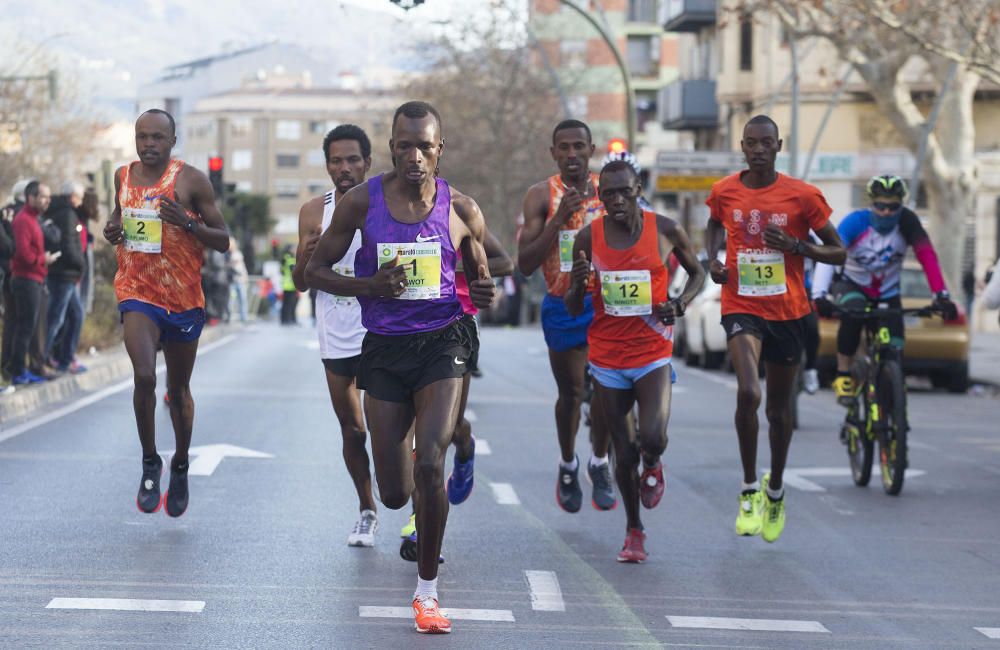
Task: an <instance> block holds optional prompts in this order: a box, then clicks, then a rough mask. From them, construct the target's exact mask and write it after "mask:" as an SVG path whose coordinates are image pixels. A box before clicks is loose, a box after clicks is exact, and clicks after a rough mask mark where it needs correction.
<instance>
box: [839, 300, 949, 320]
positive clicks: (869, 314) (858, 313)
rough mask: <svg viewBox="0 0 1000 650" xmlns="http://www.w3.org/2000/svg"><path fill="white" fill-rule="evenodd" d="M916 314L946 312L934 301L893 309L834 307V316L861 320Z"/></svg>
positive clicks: (927, 314) (922, 315)
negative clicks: (918, 305)
mask: <svg viewBox="0 0 1000 650" xmlns="http://www.w3.org/2000/svg"><path fill="white" fill-rule="evenodd" d="M913 314H916V315H917V316H921V317H926V316H930V315H932V314H942V315H943V314H944V308H942V307H939V306H937V305H935V304H933V303H931V304H929V305H925V306H924V307H907V308H902V309H893V308H891V307H866V308H864V309H844V308H843V307H837V306H836V305H834V307H833V315H834V316H852V317H854V318H859V319H861V320H877V319H879V318H885V317H887V316H909V315H913Z"/></svg>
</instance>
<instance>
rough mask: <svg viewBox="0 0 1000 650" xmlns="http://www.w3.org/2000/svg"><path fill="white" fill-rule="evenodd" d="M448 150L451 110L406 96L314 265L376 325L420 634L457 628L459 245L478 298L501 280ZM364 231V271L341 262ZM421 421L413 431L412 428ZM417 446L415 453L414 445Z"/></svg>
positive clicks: (368, 324)
mask: <svg viewBox="0 0 1000 650" xmlns="http://www.w3.org/2000/svg"><path fill="white" fill-rule="evenodd" d="M443 148H444V143H443V141H442V139H441V117H440V115H439V114H438V112H437V111H436V110H435V109H434V108H433V107H432V106H431V105H430V104H427V103H425V102H407V103H406V104H403V105H402V106H400V107H399V108H398V109H397V110H396V113H395V115H394V116H393V121H392V139H391V140H390V141H389V149H390V151H391V153H392V159H393V166H394V169H393V171H391V172H389V173H387V174H384V175H382V176H378V177H376V178H373V179H371V180H369V181H368V182H367V183H365V184H362V185H359V186H358V187H356V188H354V189H352V190H351V191H349V192H348V193H347V194H346V195H345V196H344V198H343V199H341V200H340V201H339V202H338V203H337V207H336V209H335V211H334V215H333V223H332V224H331V226H330V228H329V229H327V231H326V232H325V233H324V234H323V237H322V238H321V239H320V241H319V244H318V245H317V246H316V250H315V251H314V252H313V255H312V257H311V258H310V260H309V265H308V266H307V268H306V281H307V282H308V284H309V285H310V286H311V287H313V288H315V289H318V290H320V291H327V292H329V293H333V294H336V295H341V296H357V297H358V300H359V302H360V303H361V310H362V322H363V323H364V325H365V328H366V329H367V330H368V333H367V334H366V335H365V340H364V344H363V346H362V350H361V362H360V364H359V368H358V378H357V381H358V386H359V388H363V389H364V390H365V391H366V392H365V414H366V415H367V417H368V424H369V427H370V429H371V434H372V452H373V456H374V460H375V478H376V480H377V481H378V486H379V492H380V494H381V497H382V503H384V504H385V506H386V507H388V508H392V509H393V510H398V509H399V508H402V507H403V506H405V505H406V503H407V501H408V500H409V498H410V494H411V493H412V494H413V501H414V508H415V510H416V523H417V532H418V534H419V542H418V547H417V570H418V575H417V590H416V592H415V593H414V596H413V603H412V604H413V613H414V618H415V625H416V629H417V631H418V632H430V633H447V632H451V622H450V621H449V620H448V619H447V618H446V617H444V616H442V614H441V612H440V609H439V608H438V598H437V571H438V554H439V553H440V551H441V540H442V537H443V536H444V528H445V523H446V522H447V519H448V497H447V494H446V492H445V487H444V460H445V452H446V451H447V448H448V445H449V444H450V443H451V439H452V434H453V431H454V429H455V414H456V412H457V409H458V402H459V397H460V395H461V390H462V376H463V375H464V374H465V368H466V366H467V364H468V363H469V362H472V361H474V359H472V354H473V350H472V342H473V337H474V332H472V331H471V330H470V327H469V325H468V319H463V318H462V314H463V312H462V306H461V303H459V301H458V297H457V295H456V292H455V267H456V262H457V259H456V258H457V251H459V250H461V253H462V259H464V260H465V262H466V263H465V265H464V266H465V269H466V271H465V272H466V278H467V280H468V283H469V296H470V298H471V299H472V302H473V304H474V305H476V306H477V307H479V308H481V309H484V308H486V307H489V306H490V305H491V304H492V302H493V299H494V296H495V292H494V287H493V282H492V280H491V279H490V277H489V271H488V270H487V265H488V263H487V258H486V251H485V250H484V248H483V239H484V233H485V221H484V219H483V214H482V212H481V211H480V210H479V206H477V205H476V202H475V201H473V200H472V199H471V198H469V197H467V196H465V195H463V194H461V193H459V192H458V191H457V190H454V189H452V188H450V187H449V186H448V183H446V182H445V181H444V180H442V179H439V178H436V177H435V171H436V169H437V165H438V159H439V158H440V156H441V152H442V150H443ZM357 230H360V231H361V232H362V236H363V243H362V247H361V249H360V250H359V251H358V253H357V255H356V257H355V277H354V278H350V277H345V276H342V275H338V274H337V273H335V272H334V271H333V270H332V269H331V265H332V264H333V263H334V262H336V261H337V260H339V259H340V258H341V257H343V255H344V253H345V252H346V251H347V249H348V247H349V246H350V244H351V240H352V239H353V238H354V233H355V231H357ZM413 423H415V425H416V426H415V434H414V440H413V441H412V442H411V440H410V438H409V437H408V436H407V433H408V431H409V430H410V426H411V424H413ZM414 446H415V448H416V459H415V461H414V458H413V455H412V454H411V450H412V449H413V448H414Z"/></svg>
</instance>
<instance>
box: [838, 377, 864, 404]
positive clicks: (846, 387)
mask: <svg viewBox="0 0 1000 650" xmlns="http://www.w3.org/2000/svg"><path fill="white" fill-rule="evenodd" d="M833 391H834V392H835V393H836V394H837V403H838V404H840V405H841V406H851V405H852V404H854V400H855V398H856V397H857V396H858V393H857V388H856V387H855V385H854V378H853V377H851V376H850V375H843V376H840V377H837V378H836V379H834V380H833Z"/></svg>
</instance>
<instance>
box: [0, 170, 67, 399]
mask: <svg viewBox="0 0 1000 650" xmlns="http://www.w3.org/2000/svg"><path fill="white" fill-rule="evenodd" d="M24 199H25V203H24V207H23V208H21V211H20V212H18V213H17V216H15V217H14V224H13V230H14V257H13V258H11V261H10V271H11V278H12V280H11V290H12V293H13V295H14V309H15V311H16V315H15V319H14V346H13V353H12V355H11V360H10V372H11V375H12V376H13V380H12V381H13V383H14V384H34V383H38V382H42V381H45V378H44V377H40V376H38V375H36V374H35V373H33V372H29V371H28V370H27V368H25V356H26V355H27V354H28V345H29V344H30V343H31V337H32V335H33V334H34V332H35V325H36V324H37V320H38V308H39V305H40V301H41V299H42V283H44V282H45V276H46V275H47V274H48V265H49V264H51V263H52V262H54V261H55V260H56V259H58V257H59V255H58V253H47V252H45V240H44V237H43V235H42V227H41V225H40V224H39V222H38V219H39V217H41V215H42V214H43V213H44V212H45V211H46V210H47V209H48V207H49V202H50V201H51V200H52V193H51V192H50V191H49V188H48V186H47V185H44V184H42V183H39V182H38V181H32V182H30V183H28V185H27V187H25V188H24Z"/></svg>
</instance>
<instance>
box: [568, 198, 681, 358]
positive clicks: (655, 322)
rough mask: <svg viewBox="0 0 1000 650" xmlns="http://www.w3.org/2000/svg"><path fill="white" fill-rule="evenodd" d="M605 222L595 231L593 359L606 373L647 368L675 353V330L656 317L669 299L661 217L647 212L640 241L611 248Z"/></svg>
mask: <svg viewBox="0 0 1000 650" xmlns="http://www.w3.org/2000/svg"><path fill="white" fill-rule="evenodd" d="M604 220H605V217H603V216H602V217H599V218H598V219H596V220H595V221H594V223H593V224H591V226H590V230H591V259H592V260H593V263H594V280H595V282H594V288H593V294H594V322H593V323H591V325H590V330H589V331H588V332H587V342H588V343H589V344H590V352H589V357H590V360H591V361H592V362H593V363H595V364H596V365H598V366H600V367H602V368H611V369H614V370H626V369H629V368H641V367H643V366H645V365H648V364H650V363H653V362H654V361H658V360H660V359H669V358H670V356H671V355H672V354H673V347H674V344H673V327H670V326H667V325H664V324H663V323H662V322H661V321H660V320H659V319H658V318H656V316H655V315H654V314H653V307H654V306H655V305H657V304H659V303H662V302H665V301H666V300H667V284H668V283H669V274H668V273H667V269H666V267H665V266H664V265H663V258H661V257H660V245H659V236H658V233H657V228H656V213H655V212H650V211H644V212H643V213H642V233H641V234H640V235H639V241H637V242H636V243H635V244H634V245H632V246H630V247H629V248H626V249H624V250H618V249H615V248H611V247H609V246H608V243H607V240H606V239H605V238H604Z"/></svg>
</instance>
